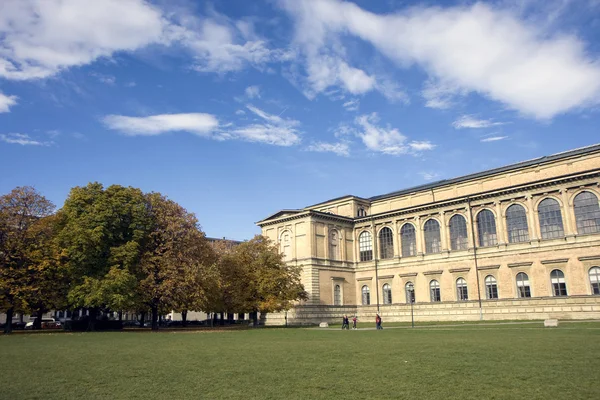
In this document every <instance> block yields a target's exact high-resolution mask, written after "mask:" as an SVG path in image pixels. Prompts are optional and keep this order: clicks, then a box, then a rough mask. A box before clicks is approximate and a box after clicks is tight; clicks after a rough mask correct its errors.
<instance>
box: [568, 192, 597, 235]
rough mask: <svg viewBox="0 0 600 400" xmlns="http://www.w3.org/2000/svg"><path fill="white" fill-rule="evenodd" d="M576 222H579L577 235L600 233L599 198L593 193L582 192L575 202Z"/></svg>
mask: <svg viewBox="0 0 600 400" xmlns="http://www.w3.org/2000/svg"><path fill="white" fill-rule="evenodd" d="M573 208H574V209H575V220H577V233H579V234H580V235H585V234H586V233H599V232H600V206H599V205H598V198H597V197H596V195H595V194H593V193H591V192H581V193H579V194H578V195H577V196H575V199H574V200H573Z"/></svg>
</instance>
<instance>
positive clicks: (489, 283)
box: [485, 275, 498, 299]
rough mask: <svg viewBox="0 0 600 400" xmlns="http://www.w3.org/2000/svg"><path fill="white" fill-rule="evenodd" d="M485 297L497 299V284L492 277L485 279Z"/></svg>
mask: <svg viewBox="0 0 600 400" xmlns="http://www.w3.org/2000/svg"><path fill="white" fill-rule="evenodd" d="M485 297H486V298H487V299H497V298H498V283H497V282H496V278H494V277H493V276H492V275H488V276H486V277H485Z"/></svg>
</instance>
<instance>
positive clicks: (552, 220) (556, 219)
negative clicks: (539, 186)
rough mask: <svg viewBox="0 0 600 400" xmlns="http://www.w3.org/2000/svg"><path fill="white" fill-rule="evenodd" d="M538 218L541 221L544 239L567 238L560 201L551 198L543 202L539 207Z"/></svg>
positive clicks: (541, 231)
mask: <svg viewBox="0 0 600 400" xmlns="http://www.w3.org/2000/svg"><path fill="white" fill-rule="evenodd" d="M538 218H539V220H540V233H541V234H542V239H554V238H561V237H563V236H565V231H564V229H563V222H562V215H561V213H560V205H559V204H558V201H556V200H554V199H551V198H547V199H544V200H542V201H541V202H540V204H539V205H538Z"/></svg>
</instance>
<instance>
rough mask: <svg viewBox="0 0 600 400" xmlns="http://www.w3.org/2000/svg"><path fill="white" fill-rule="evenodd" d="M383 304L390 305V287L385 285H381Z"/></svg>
mask: <svg viewBox="0 0 600 400" xmlns="http://www.w3.org/2000/svg"><path fill="white" fill-rule="evenodd" d="M383 304H392V287H391V286H390V285H389V284H387V283H386V284H385V285H383Z"/></svg>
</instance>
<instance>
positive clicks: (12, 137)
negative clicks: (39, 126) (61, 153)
mask: <svg viewBox="0 0 600 400" xmlns="http://www.w3.org/2000/svg"><path fill="white" fill-rule="evenodd" d="M0 141H3V142H5V143H9V144H19V145H21V146H49V145H51V144H52V142H43V141H39V140H35V139H33V138H31V137H30V136H29V135H26V134H24V133H8V134H4V133H0Z"/></svg>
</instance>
